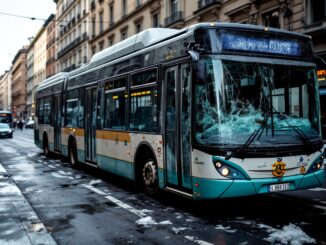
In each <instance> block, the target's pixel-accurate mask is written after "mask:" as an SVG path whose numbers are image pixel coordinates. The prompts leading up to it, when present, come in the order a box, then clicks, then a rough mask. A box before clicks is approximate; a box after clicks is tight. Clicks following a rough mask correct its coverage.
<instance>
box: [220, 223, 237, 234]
mask: <svg viewBox="0 0 326 245" xmlns="http://www.w3.org/2000/svg"><path fill="white" fill-rule="evenodd" d="M230 228H231V227H230V226H223V225H216V226H215V230H223V231H225V232H228V233H235V232H236V231H237V230H236V229H234V230H233V229H230Z"/></svg>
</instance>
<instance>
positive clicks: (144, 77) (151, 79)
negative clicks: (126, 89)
mask: <svg viewBox="0 0 326 245" xmlns="http://www.w3.org/2000/svg"><path fill="white" fill-rule="evenodd" d="M155 82H157V70H156V69H153V70H149V71H145V72H141V73H137V74H133V75H132V76H131V86H139V85H144V84H149V83H155Z"/></svg>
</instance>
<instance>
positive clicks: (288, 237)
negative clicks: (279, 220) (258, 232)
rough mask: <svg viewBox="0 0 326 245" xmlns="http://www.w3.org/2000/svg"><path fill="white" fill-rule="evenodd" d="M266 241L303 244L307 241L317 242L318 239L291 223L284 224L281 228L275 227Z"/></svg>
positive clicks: (294, 244) (292, 244)
mask: <svg viewBox="0 0 326 245" xmlns="http://www.w3.org/2000/svg"><path fill="white" fill-rule="evenodd" d="M274 230H275V231H274V232H272V233H271V234H270V235H269V237H268V238H265V240H266V241H268V242H271V243H281V244H291V245H301V244H305V243H310V244H312V243H316V240H315V239H313V238H311V237H310V236H308V235H307V234H306V233H305V232H304V231H303V230H302V229H301V228H300V227H298V226H296V225H294V224H291V223H290V224H289V225H287V226H284V227H283V228H282V229H281V230H278V229H274Z"/></svg>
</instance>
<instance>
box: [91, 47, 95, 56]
mask: <svg viewBox="0 0 326 245" xmlns="http://www.w3.org/2000/svg"><path fill="white" fill-rule="evenodd" d="M95 53H96V47H95V46H94V47H92V55H94V54H95Z"/></svg>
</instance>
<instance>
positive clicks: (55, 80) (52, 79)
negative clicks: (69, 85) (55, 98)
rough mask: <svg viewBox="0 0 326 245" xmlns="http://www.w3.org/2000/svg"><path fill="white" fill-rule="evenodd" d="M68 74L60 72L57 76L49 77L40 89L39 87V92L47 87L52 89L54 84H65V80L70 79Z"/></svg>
mask: <svg viewBox="0 0 326 245" xmlns="http://www.w3.org/2000/svg"><path fill="white" fill-rule="evenodd" d="M68 74H69V73H68V72H59V73H57V74H55V75H53V76H52V77H49V78H47V79H45V80H44V81H43V82H42V83H41V84H40V85H39V86H38V87H37V91H38V90H41V89H44V88H46V87H50V86H52V85H54V84H57V83H60V82H63V80H64V79H65V78H66V77H68Z"/></svg>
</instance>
